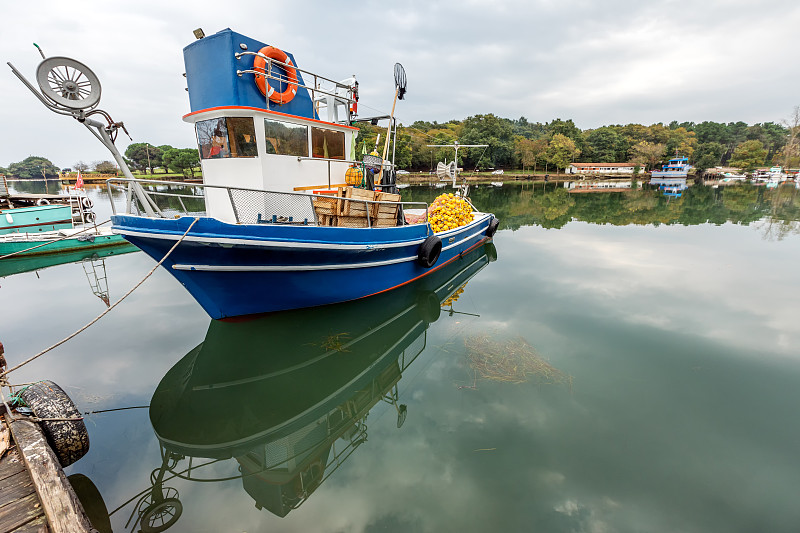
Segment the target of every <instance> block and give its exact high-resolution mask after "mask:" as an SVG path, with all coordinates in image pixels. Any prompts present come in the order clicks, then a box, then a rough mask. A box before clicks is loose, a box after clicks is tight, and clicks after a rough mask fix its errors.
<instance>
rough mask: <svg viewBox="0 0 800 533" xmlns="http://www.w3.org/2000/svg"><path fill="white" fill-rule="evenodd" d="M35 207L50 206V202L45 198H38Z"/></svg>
mask: <svg viewBox="0 0 800 533" xmlns="http://www.w3.org/2000/svg"><path fill="white" fill-rule="evenodd" d="M36 205H50V200H48V199H47V198H39V199H38V200H36Z"/></svg>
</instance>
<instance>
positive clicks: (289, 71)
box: [253, 46, 297, 105]
mask: <svg viewBox="0 0 800 533" xmlns="http://www.w3.org/2000/svg"><path fill="white" fill-rule="evenodd" d="M258 53H259V54H262V55H264V56H266V57H268V58H270V59H275V60H277V61H280V62H281V63H285V64H286V66H283V65H281V67H282V68H283V69H284V70H285V71H286V79H285V80H283V81H285V82H286V90H284V91H283V92H280V93H279V92H278V91H276V90H275V89H274V88H273V87H272V86H271V85H270V84H269V82H268V81H267V78H266V77H265V76H260V75H258V74H256V87H258V90H259V91H261V94H263V95H264V96H266V97H268V98H269V99H270V100H271V101H272V102H275V103H276V104H281V105H282V104H288V103H289V102H291V101H292V98H294V97H295V95H296V94H297V69H296V68H295V67H294V66H293V65H292V60H291V59H289V56H288V55H287V54H286V52H284V51H283V50H281V49H280V48H275V47H274V46H265V47H264V48H262V49H261V50H259V51H258ZM266 67H267V60H266V59H264V58H263V57H261V56H260V55H257V56H256V58H255V60H253V70H255V71H257V72H263V73H265V74H266V72H267V68H266Z"/></svg>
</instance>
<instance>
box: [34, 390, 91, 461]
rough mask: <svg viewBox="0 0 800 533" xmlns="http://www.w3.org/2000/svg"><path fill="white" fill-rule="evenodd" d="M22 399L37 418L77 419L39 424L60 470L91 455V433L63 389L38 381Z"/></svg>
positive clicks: (46, 421) (45, 421)
mask: <svg viewBox="0 0 800 533" xmlns="http://www.w3.org/2000/svg"><path fill="white" fill-rule="evenodd" d="M19 398H20V399H21V400H22V401H23V402H24V403H25V405H27V406H28V407H30V408H31V410H32V411H33V414H34V415H35V416H36V417H37V418H75V420H65V421H53V420H44V421H42V422H40V424H41V428H42V432H43V433H44V436H45V437H46V438H47V443H48V444H49V445H50V448H52V450H53V452H54V453H55V454H56V457H57V458H58V461H59V462H60V463H61V466H64V467H66V466H69V465H71V464H72V463H74V462H75V461H77V460H78V459H80V458H81V457H83V456H84V455H86V452H88V451H89V433H88V432H87V431H86V424H84V423H83V420H82V419H80V417H81V413H80V411H78V409H77V408H76V407H75V404H74V403H72V400H71V399H70V397H69V396H67V393H66V392H64V391H63V390H62V389H61V387H59V386H58V385H56V384H55V383H53V382H52V381H39V382H37V383H34V384H32V385H29V386H27V387H25V388H24V389H23V390H22V391H21V392H20V393H19Z"/></svg>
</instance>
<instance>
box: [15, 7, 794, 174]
mask: <svg viewBox="0 0 800 533" xmlns="http://www.w3.org/2000/svg"><path fill="white" fill-rule="evenodd" d="M233 6H236V7H235V8H233ZM271 6H272V7H271ZM197 27H202V28H203V29H204V30H205V32H206V34H211V33H214V32H216V31H218V30H221V29H224V28H226V27H230V28H231V29H233V30H235V31H238V32H240V33H243V34H245V35H249V36H252V37H253V38H256V39H258V40H261V41H264V42H267V43H269V44H275V45H276V46H279V47H280V48H283V49H286V50H288V51H290V52H292V53H293V54H294V56H295V58H296V59H297V61H298V63H299V64H300V66H301V67H302V68H304V69H307V70H311V71H315V72H318V73H320V74H322V75H325V76H328V77H331V78H336V79H344V78H347V77H349V76H350V75H352V74H356V75H357V77H358V79H359V81H360V84H361V96H362V98H361V102H360V110H361V111H362V113H364V114H372V113H374V112H376V111H380V112H388V111H389V110H390V108H391V100H392V95H393V87H392V83H393V77H392V65H393V64H394V63H395V62H396V61H399V62H401V63H403V65H404V66H405V69H406V72H407V76H408V95H407V100H406V101H403V102H401V103H400V104H399V105H398V109H397V114H398V116H399V117H400V119H401V120H402V121H403V122H405V123H410V122H413V121H414V120H438V121H447V120H450V119H463V118H466V117H468V116H471V115H475V114H479V113H495V114H496V115H499V116H503V117H509V118H518V117H520V116H525V117H527V118H528V119H529V120H531V121H541V122H546V121H549V120H552V119H554V118H563V119H567V118H571V119H573V120H574V121H575V123H576V124H577V125H578V126H579V127H581V128H584V129H585V128H593V127H597V126H601V125H604V124H620V123H621V124H625V123H629V122H636V123H643V124H652V123H656V122H669V121H671V120H678V121H684V120H691V121H696V122H701V121H703V120H714V121H722V122H728V121H734V120H743V121H745V122H748V123H751V124H752V123H756V122H765V121H780V120H781V119H782V118H785V117H788V115H789V113H790V112H791V110H792V108H793V107H794V106H796V105H800V69H798V65H797V62H796V50H797V49H798V48H800V41H799V40H798V39H800V33H799V32H798V28H800V4H798V3H797V2H796V0H764V1H762V2H758V3H756V2H750V1H747V2H746V1H742V0H705V1H703V2H690V1H688V0H657V1H644V2H643V1H633V0H610V1H606V2H592V1H588V0H560V1H555V0H529V1H514V0H504V1H494V2H487V1H482V2H476V1H470V0H458V1H438V2H430V1H427V2H421V1H409V2H402V1H398V2H378V1H358V2H336V3H334V2H321V1H314V0H306V1H302V2H285V3H282V4H280V6H278V4H274V5H272V4H270V3H264V2H254V1H249V0H243V1H240V2H235V3H225V2H210V1H207V0H194V1H192V2H185V1H174V2H163V1H162V2H155V1H152V0H138V1H136V2H90V1H88V0H76V1H74V2H56V1H51V0H43V1H40V2H38V3H36V4H32V3H28V2H10V1H8V0H6V1H4V2H3V4H2V31H0V59H2V60H3V61H4V62H5V61H10V62H12V63H13V64H14V65H15V66H16V67H17V68H18V69H20V70H21V71H22V72H23V74H25V75H26V76H27V77H28V78H29V79H30V80H33V79H34V76H35V71H36V66H37V65H38V63H39V61H40V56H39V54H38V53H37V52H36V49H35V48H34V47H33V46H32V45H31V43H33V42H36V43H38V44H39V45H40V46H41V47H42V49H43V50H44V52H45V54H47V55H49V56H56V55H65V56H70V57H73V58H75V59H78V60H79V61H82V62H84V63H86V64H87V65H89V66H90V67H91V68H92V69H93V70H94V71H95V73H96V74H97V75H98V77H99V78H100V81H101V83H102V87H103V98H102V101H101V104H100V108H102V109H105V110H106V111H108V112H109V113H111V115H112V116H113V117H114V119H115V120H118V121H119V120H121V121H124V122H125V124H126V126H127V127H128V129H129V131H130V133H131V136H132V137H133V139H134V141H139V142H141V141H147V142H150V143H153V144H156V145H158V144H171V145H174V146H180V147H188V146H193V145H194V135H193V132H192V129H191V127H189V126H188V125H186V124H184V123H183V122H182V121H181V119H180V117H181V116H182V115H183V114H185V113H186V112H187V111H188V109H189V104H188V98H187V96H186V93H185V91H184V90H183V89H184V87H185V80H184V79H183V77H182V76H181V74H182V73H183V72H184V69H183V57H182V52H181V50H182V48H183V47H184V46H185V45H187V44H189V43H190V42H191V41H192V40H193V39H194V37H193V36H192V30H193V29H195V28H197ZM4 68H5V74H2V75H0V95H2V97H1V98H0V117H1V118H2V121H3V125H4V128H2V132H0V166H6V165H8V164H9V163H12V162H15V161H19V160H21V159H23V158H25V157H27V156H28V155H42V156H45V157H48V158H50V159H51V160H52V161H53V162H54V163H55V164H56V165H58V166H62V167H65V166H71V165H72V164H74V163H75V162H76V161H78V160H83V161H86V162H91V161H95V160H100V159H109V156H108V154H107V152H106V151H105V149H104V148H103V147H102V146H101V145H100V143H98V142H97V140H95V139H94V138H93V137H92V136H91V135H90V134H89V133H88V132H87V131H85V130H84V129H83V128H82V127H79V126H78V125H77V124H76V123H74V121H72V120H71V119H69V118H66V117H60V116H57V115H54V114H53V113H50V112H49V111H47V110H46V109H45V108H44V107H43V106H42V105H41V104H40V103H39V102H38V101H37V100H36V99H35V98H34V97H33V96H32V95H30V94H28V91H27V90H26V89H25V88H24V87H23V86H22V84H20V83H19V81H17V79H16V78H15V77H14V76H13V75H12V74H11V71H10V70H9V69H8V68H7V67H4ZM129 142H130V141H129V140H128V139H127V138H124V139H120V140H118V145H119V146H120V148H121V149H123V150H124V148H125V147H126V146H127V144H128V143H129Z"/></svg>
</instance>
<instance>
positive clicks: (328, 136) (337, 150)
mask: <svg viewBox="0 0 800 533" xmlns="http://www.w3.org/2000/svg"><path fill="white" fill-rule="evenodd" d="M311 155H312V156H313V157H324V158H325V159H346V158H345V154H344V132H343V131H333V130H325V129H322V128H315V127H313V126H312V127H311Z"/></svg>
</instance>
